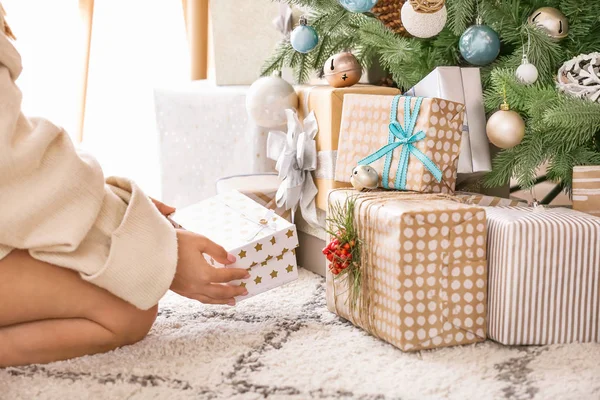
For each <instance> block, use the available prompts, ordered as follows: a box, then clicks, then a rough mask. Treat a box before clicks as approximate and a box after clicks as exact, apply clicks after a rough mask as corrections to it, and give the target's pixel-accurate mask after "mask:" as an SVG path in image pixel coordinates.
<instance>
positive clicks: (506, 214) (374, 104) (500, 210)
mask: <svg viewBox="0 0 600 400" xmlns="http://www.w3.org/2000/svg"><path fill="white" fill-rule="evenodd" d="M467 111H468V110H467ZM464 112H465V107H464V105H463V104H460V103H458V102H453V101H449V100H442V99H438V98H424V97H412V96H400V95H396V96H384V95H355V94H349V95H348V96H346V97H345V99H344V104H343V108H342V122H341V128H340V136H339V143H340V144H339V147H338V154H337V160H336V168H335V174H336V179H337V180H339V181H344V182H351V183H352V185H353V186H354V187H355V188H357V189H359V190H360V189H363V188H370V189H372V190H370V191H367V192H364V191H359V190H353V189H334V190H332V191H330V193H329V198H328V232H329V235H330V236H329V244H328V245H327V246H326V248H325V249H324V250H323V253H324V255H325V257H326V259H327V260H328V271H327V305H328V308H329V310H331V311H332V312H334V313H336V314H338V315H339V316H341V317H342V318H345V319H347V320H349V321H350V322H352V323H353V324H355V325H356V326H359V327H361V328H363V329H365V330H366V331H368V332H369V333H371V334H372V335H374V336H376V337H378V338H381V339H383V340H385V341H387V342H389V343H391V344H393V345H394V346H396V347H398V348H400V349H402V350H405V351H415V350H422V349H430V348H436V347H443V346H451V345H457V344H468V343H475V342H479V341H483V340H485V339H486V338H490V339H492V340H495V341H497V342H499V343H502V344H507V345H515V344H521V345H527V344H532V345H539V344H552V343H570V342H598V341H600V317H599V312H598V311H599V310H598V305H599V304H600V291H599V290H598V287H600V248H599V247H598V243H600V218H597V217H595V216H592V215H588V214H584V213H581V212H578V211H573V210H569V209H565V208H551V209H550V208H544V207H541V206H536V207H529V206H527V205H526V204H523V203H518V202H516V201H513V200H509V199H498V198H493V197H489V196H483V195H479V194H471V193H459V192H455V184H456V177H457V171H458V168H459V167H458V166H459V155H460V154H461V148H460V145H461V139H463V138H461V136H462V134H463V133H464V131H463V129H462V127H463V119H464ZM576 179H582V178H580V177H579V176H578V175H576ZM582 181H583V180H582ZM376 187H378V188H383V189H384V190H381V189H377V190H373V188H376Z"/></svg>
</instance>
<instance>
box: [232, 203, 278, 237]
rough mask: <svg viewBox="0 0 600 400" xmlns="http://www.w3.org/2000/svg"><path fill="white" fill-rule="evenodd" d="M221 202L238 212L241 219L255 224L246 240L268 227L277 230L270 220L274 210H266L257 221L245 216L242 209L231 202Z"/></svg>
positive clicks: (274, 223)
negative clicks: (254, 229) (255, 228)
mask: <svg viewBox="0 0 600 400" xmlns="http://www.w3.org/2000/svg"><path fill="white" fill-rule="evenodd" d="M223 204H224V205H225V206H226V207H227V208H229V209H231V210H233V211H235V212H236V213H238V214H239V215H240V217H242V218H243V219H245V220H247V221H250V222H252V223H253V224H255V225H256V226H257V230H256V231H255V232H252V234H251V235H249V236H248V238H246V241H247V242H250V241H252V240H254V238H255V237H256V236H258V234H259V233H261V232H262V231H264V230H265V229H270V230H271V231H273V232H276V231H277V223H276V222H275V221H273V220H272V218H273V216H274V215H275V211H273V210H267V212H266V213H265V216H264V217H262V218H261V219H259V220H258V221H257V220H256V219H255V218H251V217H249V216H247V215H246V214H244V213H243V212H242V211H240V210H238V209H237V208H235V207H234V206H232V205H231V204H228V203H227V202H223Z"/></svg>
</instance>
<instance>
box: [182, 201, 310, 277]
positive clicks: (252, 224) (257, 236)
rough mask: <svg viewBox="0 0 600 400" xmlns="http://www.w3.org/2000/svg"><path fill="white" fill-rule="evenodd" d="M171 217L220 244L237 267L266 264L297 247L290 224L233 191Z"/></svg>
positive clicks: (187, 208)
mask: <svg viewBox="0 0 600 400" xmlns="http://www.w3.org/2000/svg"><path fill="white" fill-rule="evenodd" d="M173 220H175V221H176V222H177V223H179V224H181V225H182V226H183V227H184V228H185V229H187V230H190V231H193V232H196V233H199V234H202V235H204V236H206V237H208V238H209V239H210V240H212V241H213V242H215V243H217V244H219V245H221V246H223V247H224V248H225V249H226V250H227V251H228V252H230V253H232V254H234V255H235V256H236V257H237V262H236V263H235V264H234V266H236V267H240V268H252V267H254V266H256V265H266V264H267V263H268V262H269V261H271V260H273V259H278V258H281V257H282V256H283V255H285V254H286V253H288V252H294V249H295V248H296V247H298V235H297V233H296V227H295V226H294V225H293V224H291V223H290V222H288V221H287V220H285V219H284V218H282V217H280V216H278V215H276V214H275V213H274V212H273V210H268V209H266V208H265V207H263V206H261V205H260V204H258V203H256V202H254V201H253V200H251V199H250V198H248V197H247V196H244V195H243V194H241V193H240V192H238V191H236V190H232V191H229V192H225V193H221V194H218V195H216V196H214V197H211V198H209V199H206V200H204V201H201V202H199V203H196V204H194V205H192V206H189V207H186V208H184V209H182V210H178V211H177V212H176V213H175V215H174V216H173Z"/></svg>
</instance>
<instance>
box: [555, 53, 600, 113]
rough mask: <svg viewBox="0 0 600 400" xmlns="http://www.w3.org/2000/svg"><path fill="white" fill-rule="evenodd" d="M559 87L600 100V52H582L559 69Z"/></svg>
mask: <svg viewBox="0 0 600 400" xmlns="http://www.w3.org/2000/svg"><path fill="white" fill-rule="evenodd" d="M558 89H559V90H560V91H561V92H564V93H567V94H570V95H571V96H575V97H580V98H584V99H588V100H590V101H595V102H600V53H590V54H580V55H578V56H577V57H575V58H573V59H572V60H569V61H567V62H566V63H564V64H563V65H562V67H560V69H559V70H558Z"/></svg>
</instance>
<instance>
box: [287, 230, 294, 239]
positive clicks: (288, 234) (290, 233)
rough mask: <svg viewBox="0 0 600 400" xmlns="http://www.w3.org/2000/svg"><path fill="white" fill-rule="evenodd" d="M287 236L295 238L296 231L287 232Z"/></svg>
mask: <svg viewBox="0 0 600 400" xmlns="http://www.w3.org/2000/svg"><path fill="white" fill-rule="evenodd" d="M285 236H287V237H289V238H291V237H292V236H294V231H293V230H291V229H290V230H289V231H287V233H286V234H285Z"/></svg>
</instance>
